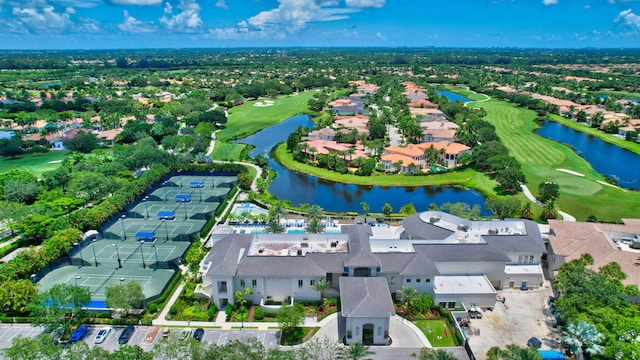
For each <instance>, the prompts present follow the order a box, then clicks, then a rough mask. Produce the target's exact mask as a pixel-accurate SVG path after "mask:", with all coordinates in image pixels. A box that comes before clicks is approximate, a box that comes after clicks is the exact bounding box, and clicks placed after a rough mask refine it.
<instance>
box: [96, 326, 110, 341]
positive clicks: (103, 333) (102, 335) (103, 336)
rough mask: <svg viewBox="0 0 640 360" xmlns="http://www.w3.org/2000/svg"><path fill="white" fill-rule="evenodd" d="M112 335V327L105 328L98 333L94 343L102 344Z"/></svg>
mask: <svg viewBox="0 0 640 360" xmlns="http://www.w3.org/2000/svg"><path fill="white" fill-rule="evenodd" d="M110 333H111V328H110V327H103V328H102V329H100V330H98V333H97V334H96V338H95V339H94V340H93V343H94V344H102V343H103V342H104V341H105V339H106V338H107V336H108V335H109V334H110Z"/></svg>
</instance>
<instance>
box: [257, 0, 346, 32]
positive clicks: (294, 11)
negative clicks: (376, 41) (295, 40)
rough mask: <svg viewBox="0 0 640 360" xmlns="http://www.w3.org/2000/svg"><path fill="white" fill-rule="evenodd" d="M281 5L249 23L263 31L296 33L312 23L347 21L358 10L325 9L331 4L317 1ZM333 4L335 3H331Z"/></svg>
mask: <svg viewBox="0 0 640 360" xmlns="http://www.w3.org/2000/svg"><path fill="white" fill-rule="evenodd" d="M278 2H279V3H280V5H279V6H278V7H277V8H276V9H273V10H268V11H263V12H261V13H259V14H258V15H255V16H253V17H251V18H249V20H248V22H249V24H250V25H251V26H254V27H256V28H258V29H260V30H262V31H265V30H271V29H279V30H282V29H285V30H286V31H287V32H294V31H296V30H299V29H303V28H305V27H307V24H309V23H312V22H324V21H333V20H342V19H347V18H348V16H347V14H350V13H354V12H357V11H358V10H356V9H347V8H334V7H323V6H322V5H325V4H327V3H329V2H327V1H317V0H278ZM330 3H331V4H333V3H334V2H330Z"/></svg>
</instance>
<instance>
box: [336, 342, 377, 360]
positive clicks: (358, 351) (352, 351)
mask: <svg viewBox="0 0 640 360" xmlns="http://www.w3.org/2000/svg"><path fill="white" fill-rule="evenodd" d="M375 354H376V353H375V351H371V350H369V347H368V346H364V345H363V344H362V343H353V344H351V345H349V346H347V347H345V348H343V349H342V354H340V355H339V357H338V359H343V360H367V359H369V358H368V356H370V355H375Z"/></svg>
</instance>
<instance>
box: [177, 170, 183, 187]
mask: <svg viewBox="0 0 640 360" xmlns="http://www.w3.org/2000/svg"><path fill="white" fill-rule="evenodd" d="M178 175H180V187H182V169H178Z"/></svg>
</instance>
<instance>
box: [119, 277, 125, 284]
mask: <svg viewBox="0 0 640 360" xmlns="http://www.w3.org/2000/svg"><path fill="white" fill-rule="evenodd" d="M122 284H124V278H123V277H121V278H120V286H122Z"/></svg>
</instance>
